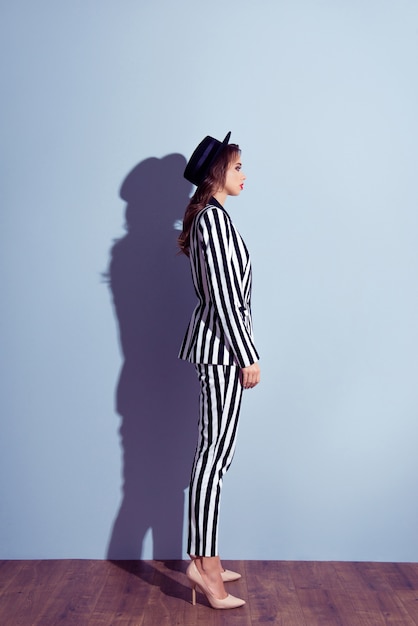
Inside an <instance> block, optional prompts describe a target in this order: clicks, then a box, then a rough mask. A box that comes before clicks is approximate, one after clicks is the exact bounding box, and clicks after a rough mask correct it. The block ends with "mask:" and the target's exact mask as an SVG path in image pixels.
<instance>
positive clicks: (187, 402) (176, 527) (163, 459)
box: [107, 154, 198, 559]
mask: <svg viewBox="0 0 418 626" xmlns="http://www.w3.org/2000/svg"><path fill="white" fill-rule="evenodd" d="M185 165H186V160H185V158H184V157H183V156H182V155H180V154H170V155H168V156H166V157H164V158H162V159H157V158H149V159H146V160H145V161H142V162H141V163H139V164H138V165H137V166H136V167H134V169H133V170H132V171H131V172H130V173H129V174H128V175H127V176H126V178H125V180H124V181H123V183H122V186H121V190H120V196H121V198H122V199H123V200H124V201H126V203H127V206H126V230H127V233H126V235H125V236H124V237H122V238H121V239H119V240H118V241H116V243H115V244H114V245H113V247H112V250H111V260H110V268H109V280H110V287H111V291H112V295H113V302H114V308H115V312H116V316H117V320H118V324H119V336H120V345H121V350H122V354H123V358H124V362H123V365H122V369H121V372H120V376H119V381H118V384H117V389H116V409H117V412H118V413H119V415H120V416H121V418H122V419H121V426H120V436H121V444H122V449H123V494H122V501H121V504H120V508H119V511H118V513H117V516H116V519H115V521H114V524H113V529H112V533H111V537H110V540H109V545H108V551H107V557H108V558H109V559H141V558H145V557H144V554H143V544H144V537H145V535H146V534H147V532H148V531H149V530H151V531H152V540H153V554H152V558H153V559H181V558H182V555H183V550H182V538H183V517H184V515H183V512H184V490H185V488H186V487H187V485H188V482H189V476H190V469H191V463H192V457H193V452H194V446H195V440H196V424H197V411H198V400H197V396H198V387H197V380H196V375H195V372H194V368H193V367H191V366H190V365H188V364H185V363H182V362H181V361H179V360H178V358H177V354H178V351H179V348H180V344H181V341H182V339H183V335H184V332H185V330H186V327H187V323H188V320H189V317H190V314H191V311H192V310H193V307H194V306H195V303H196V296H195V294H194V292H193V289H192V282H191V278H190V270H189V264H188V262H187V259H186V258H185V257H179V256H178V255H177V249H176V239H177V236H178V234H179V233H178V230H176V229H175V224H176V222H178V221H179V220H181V218H182V215H183V213H184V209H185V206H186V205H187V203H188V201H189V193H190V190H191V186H190V184H189V183H188V182H187V181H185V180H184V179H183V170H184V167H185Z"/></svg>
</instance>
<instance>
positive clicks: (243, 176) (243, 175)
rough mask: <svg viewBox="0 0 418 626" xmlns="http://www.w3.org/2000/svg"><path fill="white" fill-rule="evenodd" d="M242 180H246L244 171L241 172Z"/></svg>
mask: <svg viewBox="0 0 418 626" xmlns="http://www.w3.org/2000/svg"><path fill="white" fill-rule="evenodd" d="M242 180H247V177H246V175H245V174H244V172H242Z"/></svg>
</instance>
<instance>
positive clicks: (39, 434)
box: [0, 0, 418, 561]
mask: <svg viewBox="0 0 418 626" xmlns="http://www.w3.org/2000/svg"><path fill="white" fill-rule="evenodd" d="M0 6H1V15H0V31H1V32H0V41H1V44H0V45H1V50H0V59H1V60H0V63H1V65H2V79H1V82H2V92H3V94H2V107H1V108H2V115H1V118H0V120H1V121H0V124H1V154H2V156H1V184H0V198H1V213H0V236H1V247H0V256H1V276H0V285H1V321H0V333H1V334H0V349H1V357H0V358H1V364H0V368H1V369H0V381H1V382H0V384H1V399H0V415H1V423H2V428H1V437H0V468H1V473H0V476H1V478H0V480H1V509H0V558H3V559H4V558H66V557H79V558H105V557H106V556H107V555H110V556H114V557H127V558H138V557H143V558H151V557H153V556H155V557H160V558H174V557H178V556H181V555H184V554H185V550H184V542H183V543H182V535H184V525H183V509H184V491H185V489H186V486H187V481H188V472H189V467H190V463H191V457H192V454H193V447H194V438H195V421H196V409H197V399H196V393H197V388H196V382H195V376H194V372H193V368H192V367H190V366H188V365H187V364H183V363H179V362H177V360H176V351H177V348H178V345H179V343H180V341H181V338H182V333H183V331H184V328H185V325H186V322H187V318H188V315H189V313H190V311H191V308H192V306H193V304H192V302H193V296H192V293H191V287H190V280H189V275H188V268H187V262H186V261H185V259H184V258H178V257H176V256H175V254H174V241H175V237H176V231H175V230H174V229H173V224H174V222H175V221H176V220H178V219H179V218H181V216H182V212H183V208H184V204H185V203H186V201H187V197H188V194H189V193H190V188H189V187H188V185H187V184H185V183H184V181H182V180H181V171H182V168H183V166H184V162H185V161H184V159H185V157H188V156H189V155H190V153H191V151H192V150H193V148H194V147H195V145H196V144H197V142H198V141H200V139H201V138H203V136H204V135H206V134H212V135H214V136H217V137H219V138H222V137H223V136H224V134H226V132H227V131H229V130H231V131H232V140H233V141H238V142H239V143H240V145H241V146H242V148H243V163H244V170H245V172H246V174H247V177H248V180H247V185H246V189H245V191H244V193H243V194H242V196H241V198H239V199H230V200H229V201H228V203H227V209H228V211H229V212H230V213H231V214H232V216H233V218H234V220H235V222H236V224H237V225H238V227H239V229H240V230H241V232H242V234H243V235H244V237H245V239H246V240H247V243H248V245H249V247H250V249H251V252H252V257H253V265H254V323H255V330H256V339H257V344H258V346H259V351H260V353H261V355H262V360H261V367H262V375H263V380H262V384H261V385H260V386H259V387H258V388H257V389H256V390H253V391H251V392H246V394H245V399H244V405H243V411H242V422H241V429H240V439H239V446H238V450H237V454H236V457H235V460H234V464H233V466H232V468H231V471H230V473H229V474H228V476H227V479H226V481H225V487H224V499H223V518H222V525H221V526H222V527H221V553H222V554H223V556H224V557H225V558H243V559H326V560H328V559H338V560H389V561H416V560H417V559H418V539H417V532H416V530H417V527H418V504H417V497H416V495H417V488H418V454H417V452H416V449H417V437H418V382H417V381H418V328H417V327H418V325H417V321H418V290H417V272H418V246H417V232H418V216H417V206H418V202H417V201H418V193H417V156H418V154H417V153H418V150H417V145H418V122H417V111H418V85H417V73H416V62H417V58H418V39H417V29H418V4H417V3H416V1H415V0H399V1H397V2H393V1H389V0H361V1H360V0H286V1H285V0H270V1H268V0H265V1H263V2H260V3H255V2H249V1H246V0H240V1H239V2H238V1H235V0H233V1H228V0H214V1H213V2H211V3H204V2H195V1H193V2H192V1H191V0H180V1H179V2H170V1H169V0H165V1H164V0H154V1H153V2H138V1H134V0H124V1H123V2H121V1H116V0H113V1H111V0H101V1H100V2H99V1H97V0H96V1H93V0H88V1H87V2H84V1H83V2H81V1H80V0H75V1H72V2H66V3H63V2H59V3H58V2H53V1H52V0H40V1H39V2H30V1H29V0H15V1H14V2H6V1H5V0H4V1H2V2H1V4H0ZM128 175H129V176H128ZM122 185H123V186H122ZM121 186H122V191H121ZM125 220H126V221H127V223H128V225H129V234H127V233H126V231H125V230H124V222H125ZM118 238H119V243H117V244H115V240H116V239H118ZM111 255H112V258H113V263H112V265H111V266H110V258H111ZM109 269H110V270H111V272H110V273H111V285H109V284H108V282H106V280H104V279H103V277H102V274H103V273H106V271H108V270H109ZM112 292H113V297H114V302H115V304H116V307H117V308H116V310H115V308H114V306H113V298H112ZM116 312H117V313H118V315H116ZM123 350H124V354H123ZM120 426H122V431H121V433H119V428H120ZM123 455H124V456H123ZM123 461H125V463H124V462H123ZM123 479H125V493H124V494H123V492H122V486H123V484H122V482H123ZM123 495H124V497H123ZM149 529H152V532H150V530H149Z"/></svg>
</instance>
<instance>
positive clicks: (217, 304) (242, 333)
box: [179, 199, 259, 367]
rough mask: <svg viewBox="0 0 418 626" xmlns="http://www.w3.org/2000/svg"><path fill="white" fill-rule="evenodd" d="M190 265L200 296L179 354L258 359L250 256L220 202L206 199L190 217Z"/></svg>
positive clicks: (244, 361)
mask: <svg viewBox="0 0 418 626" xmlns="http://www.w3.org/2000/svg"><path fill="white" fill-rule="evenodd" d="M212 201H213V203H216V200H215V199H212ZM190 265H191V271H192V278H193V284H194V287H195V291H196V295H197V297H198V300H199V302H198V305H197V306H196V308H195V310H194V312H193V314H192V318H191V320H190V323H189V327H188V329H187V332H186V336H185V338H184V340H183V344H182V346H181V349H180V354H179V357H180V358H181V359H184V360H186V361H191V362H192V363H206V364H211V365H232V364H237V365H239V366H240V367H246V366H248V365H251V364H253V363H255V362H256V361H258V359H259V356H258V353H257V350H256V348H255V345H254V339H253V329H252V321H251V282H252V273H251V262H250V256H249V253H248V250H247V248H246V246H245V243H244V241H243V239H242V238H241V236H240V235H239V233H238V231H237V230H236V228H235V226H234V225H233V223H232V221H231V218H230V217H229V215H228V214H227V213H226V211H225V210H224V209H223V208H222V206H221V205H220V204H219V203H217V206H216V205H215V204H210V205H208V206H207V207H206V208H205V209H203V210H202V211H201V212H200V213H199V215H197V217H196V218H195V220H194V222H193V225H192V229H191V232H190Z"/></svg>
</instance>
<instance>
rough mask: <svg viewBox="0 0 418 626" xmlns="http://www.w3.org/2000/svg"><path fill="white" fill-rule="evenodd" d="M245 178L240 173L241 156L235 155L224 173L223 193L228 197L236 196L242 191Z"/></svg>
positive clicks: (241, 172)
mask: <svg viewBox="0 0 418 626" xmlns="http://www.w3.org/2000/svg"><path fill="white" fill-rule="evenodd" d="M245 179H246V176H245V174H244V172H243V171H242V163H241V155H240V154H237V155H236V156H235V157H234V158H233V159H232V161H231V162H230V164H229V167H228V169H227V171H226V178H225V186H224V189H223V191H225V192H226V193H227V195H228V196H238V195H239V194H240V193H241V191H242V190H243V189H244V180H245Z"/></svg>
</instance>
